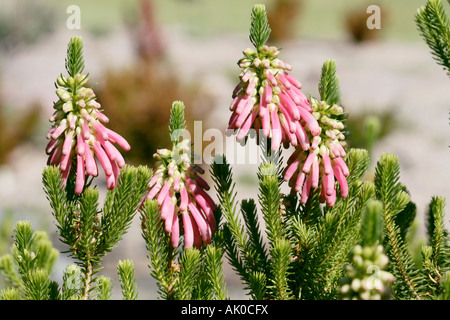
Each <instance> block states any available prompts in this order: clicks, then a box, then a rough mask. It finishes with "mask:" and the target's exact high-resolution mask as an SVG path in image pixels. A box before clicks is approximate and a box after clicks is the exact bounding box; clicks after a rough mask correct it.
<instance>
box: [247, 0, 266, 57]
mask: <svg viewBox="0 0 450 320" xmlns="http://www.w3.org/2000/svg"><path fill="white" fill-rule="evenodd" d="M270 32H271V29H270V26H269V23H268V20H267V14H266V7H265V6H264V5H263V4H256V5H254V6H253V9H252V15H251V25H250V41H251V42H252V44H253V45H254V46H255V48H256V49H260V48H261V47H262V46H263V45H264V44H265V43H266V42H267V40H268V39H269V36H270Z"/></svg>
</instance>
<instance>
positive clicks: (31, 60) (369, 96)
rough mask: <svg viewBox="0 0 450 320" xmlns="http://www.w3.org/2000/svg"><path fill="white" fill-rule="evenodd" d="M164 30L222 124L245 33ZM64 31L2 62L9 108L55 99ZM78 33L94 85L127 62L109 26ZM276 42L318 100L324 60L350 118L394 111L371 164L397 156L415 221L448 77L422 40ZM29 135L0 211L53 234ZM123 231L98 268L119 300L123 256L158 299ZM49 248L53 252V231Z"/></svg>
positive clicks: (244, 194)
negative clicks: (331, 65)
mask: <svg viewBox="0 0 450 320" xmlns="http://www.w3.org/2000/svg"><path fill="white" fill-rule="evenodd" d="M164 33H165V40H166V46H167V50H168V58H169V60H170V61H171V63H173V65H174V66H175V67H176V68H178V70H179V74H180V77H182V79H183V80H185V81H190V80H192V79H195V80H196V81H200V83H201V84H202V86H204V88H205V89H206V90H207V92H208V94H209V95H210V96H211V97H213V98H214V104H213V105H211V106H210V110H209V111H208V114H205V117H207V118H208V123H213V124H214V126H215V127H216V128H218V129H221V130H224V129H225V128H226V125H227V122H228V117H229V115H230V114H229V111H228V106H229V103H230V102H231V92H232V90H233V88H234V86H235V85H236V79H237V75H238V73H239V69H238V67H237V65H236V61H237V60H238V59H239V58H240V57H241V52H242V50H243V49H245V48H246V47H249V46H250V43H249V41H248V38H247V35H220V36H218V37H215V38H202V39H198V38H197V39H193V38H190V37H189V36H187V35H185V34H184V33H183V32H180V30H178V29H167V30H164ZM71 35H72V34H71V33H70V32H69V31H65V32H64V31H63V32H60V33H56V34H53V35H51V36H50V37H48V38H46V39H44V40H43V41H42V42H40V43H39V44H37V45H35V46H33V47H30V48H27V49H26V50H22V51H21V52H19V53H17V54H15V55H11V56H6V57H5V56H4V57H3V58H2V60H1V76H2V79H1V84H2V88H1V90H2V94H3V95H4V97H5V99H6V101H7V102H8V103H10V104H11V105H14V106H15V107H16V106H17V107H16V108H17V112H20V110H21V108H26V106H27V105H30V104H31V102H33V101H36V100H37V101H39V102H41V103H42V104H43V105H45V106H46V109H45V110H44V113H48V116H50V115H51V106H52V102H53V100H54V99H55V94H54V90H53V89H52V88H53V82H54V81H55V78H56V76H57V75H58V74H59V73H60V72H62V71H63V70H64V69H63V68H64V57H65V51H66V45H67V41H68V39H69V37H70V36H71ZM81 35H82V36H83V38H84V43H85V60H86V67H87V69H88V70H89V72H90V73H91V74H92V75H96V78H98V80H99V81H101V74H102V72H103V71H105V70H106V69H107V68H120V67H123V66H126V65H127V64H128V63H130V62H131V61H132V59H133V48H132V45H131V43H130V39H129V37H128V36H127V34H126V32H125V31H122V30H118V31H117V32H114V34H111V35H110V36H108V37H106V38H94V37H92V36H90V35H87V34H81ZM283 47H284V48H285V49H283V51H282V59H283V60H284V61H286V62H289V63H290V64H291V65H293V67H294V71H293V74H294V75H295V76H296V77H297V78H298V79H299V80H300V81H301V82H302V83H303V85H304V92H305V93H311V94H313V95H315V96H317V89H316V88H317V83H318V80H319V76H320V68H321V65H322V63H323V61H324V60H325V59H328V58H331V59H334V60H336V62H337V66H338V70H337V71H338V75H339V77H340V83H341V91H342V97H343V102H344V105H345V108H346V110H347V111H349V112H350V115H351V114H352V113H357V112H360V111H362V110H366V109H367V110H373V111H374V112H376V111H381V110H385V109H386V108H394V109H395V114H396V116H397V118H398V119H401V123H402V125H401V127H400V128H398V129H397V130H395V131H394V132H392V133H391V134H390V135H389V136H387V137H386V138H385V139H383V140H382V141H380V142H379V143H378V144H377V145H376V147H375V150H374V159H373V160H374V161H376V159H378V158H379V156H380V155H381V154H382V153H384V152H388V153H396V154H397V155H398V156H399V159H400V164H401V180H402V182H403V183H405V184H406V185H407V187H408V188H409V191H410V193H411V196H412V199H413V201H414V202H415V203H416V205H417V208H418V218H419V219H420V221H421V222H422V221H423V218H422V217H423V213H424V211H425V209H426V206H427V204H428V202H429V200H430V198H431V196H433V195H441V196H444V197H446V198H450V188H449V187H448V181H449V178H450V170H449V167H448V164H449V161H450V150H449V147H448V146H449V145H450V139H449V136H450V135H449V133H450V126H449V121H448V118H449V117H448V115H449V104H448V101H449V98H450V94H449V81H450V79H448V77H447V76H446V75H445V72H444V71H442V70H441V69H440V67H439V66H437V65H436V64H435V62H434V61H433V59H432V58H431V56H430V54H429V52H428V48H427V47H426V46H425V45H424V44H422V43H377V42H375V43H367V44H363V45H354V44H351V43H341V42H331V43H330V42H315V41H312V40H300V41H292V42H287V43H284V44H283ZM99 75H100V76H99ZM180 99H181V100H182V97H180ZM168 107H169V106H168ZM44 129H45V128H44ZM43 134H45V133H43ZM123 134H124V135H125V136H126V133H123ZM37 141H38V142H36V143H33V144H27V145H23V146H21V147H20V148H18V149H16V150H15V151H14V152H13V153H12V154H11V158H10V163H9V165H8V166H3V167H0V203H1V207H2V208H9V207H12V208H16V218H17V219H28V220H31V221H32V222H33V224H34V225H35V226H36V228H38V227H39V226H40V225H42V224H43V225H44V226H46V227H48V228H49V229H51V230H54V226H53V223H52V221H51V218H49V216H48V215H49V205H48V203H47V200H46V199H45V196H44V192H43V191H42V185H41V174H42V168H43V165H44V164H45V161H46V156H45V154H44V152H43V149H44V148H45V141H44V140H39V139H37ZM234 170H235V171H234V172H235V178H236V181H237V183H238V191H239V192H238V198H239V199H244V198H249V197H256V195H257V186H256V185H255V184H254V183H255V182H256V166H251V165H234ZM252 179H253V181H252ZM99 180H100V179H99ZM1 210H2V209H1V208H0V214H1V212H2V211H1ZM447 220H448V217H447ZM131 228H132V229H131V230H130V232H129V233H128V234H127V235H126V236H125V238H124V239H123V241H122V242H121V243H120V245H119V247H118V248H117V249H115V250H114V251H113V252H112V253H110V254H109V255H108V256H107V257H106V259H105V262H104V266H105V267H104V269H103V270H102V273H103V274H106V275H109V276H111V277H112V278H113V279H114V282H115V290H114V291H115V294H114V297H115V298H120V288H119V285H118V283H117V275H116V265H117V262H118V261H119V259H126V258H128V259H132V260H133V261H134V262H135V264H136V268H137V277H138V283H139V286H138V290H139V291H140V298H141V299H153V298H156V296H157V294H156V292H155V282H154V280H153V279H152V278H151V277H150V275H149V270H148V267H147V261H146V251H145V247H144V246H145V244H144V241H143V239H142V238H141V236H140V229H139V221H137V218H136V221H134V223H133V225H132V227H131ZM52 234H53V235H55V233H52ZM54 244H55V246H56V247H58V248H61V245H60V244H59V243H58V240H57V238H56V235H55V239H54ZM69 262H70V261H69V260H68V259H66V258H64V257H62V256H61V259H60V262H59V263H58V268H57V272H56V275H55V277H56V279H61V277H60V275H61V272H62V269H63V268H64V267H65V265H66V264H67V263H69ZM225 271H226V281H227V288H228V289H229V293H230V296H231V298H233V299H234V298H236V299H237V298H245V297H246V296H245V295H244V294H245V293H244V292H243V291H242V290H241V285H240V282H239V279H237V277H236V276H235V275H234V272H233V271H232V270H231V269H230V268H229V266H227V265H225Z"/></svg>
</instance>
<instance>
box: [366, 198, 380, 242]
mask: <svg viewBox="0 0 450 320" xmlns="http://www.w3.org/2000/svg"><path fill="white" fill-rule="evenodd" d="M383 223H384V222H383V203H382V202H381V201H379V200H375V199H371V200H369V201H368V202H367V204H366V207H365V210H364V212H363V216H362V220H361V239H362V240H361V244H362V245H363V246H373V245H375V244H377V243H381V242H382V240H383V235H384V226H383Z"/></svg>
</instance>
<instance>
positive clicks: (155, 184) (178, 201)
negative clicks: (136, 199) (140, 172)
mask: <svg viewBox="0 0 450 320" xmlns="http://www.w3.org/2000/svg"><path fill="white" fill-rule="evenodd" d="M188 142H189V141H188V140H183V141H181V142H180V143H178V144H177V145H176V146H175V147H174V150H172V151H170V150H167V149H163V150H158V151H157V153H155V155H154V156H155V158H157V159H158V160H160V161H159V163H158V164H157V167H156V170H155V174H154V176H153V177H152V179H151V180H150V183H149V192H148V194H147V196H146V197H145V198H144V200H145V199H154V200H156V201H157V202H158V205H159V208H160V216H161V219H162V220H164V228H165V230H166V232H167V233H169V234H170V239H171V244H172V246H173V247H174V248H176V247H178V245H179V241H180V237H181V236H182V235H184V248H190V247H196V248H200V247H201V246H202V245H203V244H209V243H211V239H212V238H211V237H212V234H213V233H214V232H215V231H216V219H215V217H214V211H215V210H216V209H217V207H216V204H215V203H214V201H213V200H212V198H211V197H210V196H209V195H208V193H207V192H206V191H207V190H209V189H210V187H209V185H208V183H207V182H206V181H205V180H204V179H203V178H202V177H201V176H200V175H201V174H203V173H204V170H203V169H202V168H201V167H200V166H197V165H194V164H192V163H191V161H190V159H191V157H190V154H189V151H190V150H189V146H188ZM173 154H174V155H176V157H175V156H172V155H173ZM205 190H206V191H205ZM180 219H181V223H180V221H179V220H180ZM181 226H182V227H183V228H181Z"/></svg>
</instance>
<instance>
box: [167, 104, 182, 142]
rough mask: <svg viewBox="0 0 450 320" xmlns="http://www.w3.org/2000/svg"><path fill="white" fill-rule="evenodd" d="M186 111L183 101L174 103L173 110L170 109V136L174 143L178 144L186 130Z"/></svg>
mask: <svg viewBox="0 0 450 320" xmlns="http://www.w3.org/2000/svg"><path fill="white" fill-rule="evenodd" d="M184 109H185V107H184V103H183V102H182V101H174V103H173V104H172V108H171V109H170V118H169V135H170V139H171V140H172V142H173V143H178V141H179V140H180V138H181V137H182V136H183V132H184V130H185V129H186V121H185V120H184Z"/></svg>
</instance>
